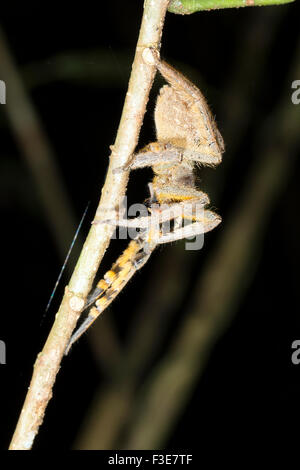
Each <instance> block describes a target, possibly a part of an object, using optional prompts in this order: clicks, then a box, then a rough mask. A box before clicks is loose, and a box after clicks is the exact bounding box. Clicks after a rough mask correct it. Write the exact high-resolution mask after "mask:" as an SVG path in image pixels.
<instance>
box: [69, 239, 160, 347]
mask: <svg viewBox="0 0 300 470" xmlns="http://www.w3.org/2000/svg"><path fill="white" fill-rule="evenodd" d="M154 248H155V245H154V244H153V242H151V243H149V241H148V240H146V239H144V238H142V237H139V238H138V239H136V240H132V241H131V242H130V243H129V246H128V247H127V248H126V250H125V251H124V252H123V254H122V255H121V256H120V257H119V258H118V260H117V261H116V263H114V265H113V266H112V268H111V269H110V271H108V272H107V273H106V274H105V276H104V278H103V279H101V280H100V281H99V282H98V284H97V287H96V289H95V290H94V292H93V293H92V295H91V296H89V298H88V302H87V304H86V307H85V308H87V307H88V306H90V305H91V304H92V303H93V302H95V301H96V302H95V305H96V306H95V307H92V308H91V310H90V311H89V314H88V316H87V318H86V319H85V320H84V322H83V323H82V324H81V325H80V327H79V328H78V329H77V330H76V331H75V333H74V334H73V335H72V337H71V339H70V341H69V344H68V346H67V348H66V351H65V355H67V354H68V352H69V351H70V348H71V346H72V345H73V344H74V343H75V342H76V341H77V340H78V338H79V337H80V336H81V335H82V334H83V333H84V332H85V331H86V330H87V329H88V328H89V327H90V325H91V324H92V323H93V322H94V321H95V320H96V318H97V317H98V316H99V315H100V314H101V313H102V312H103V311H104V310H105V309H106V308H107V307H108V306H109V304H110V303H111V302H112V301H113V300H114V299H115V298H116V297H117V295H118V294H119V292H120V291H121V290H122V289H123V288H124V287H125V285H126V284H127V282H128V281H129V280H130V279H131V277H132V276H133V275H134V273H135V272H136V271H137V270H138V269H141V268H142V266H144V264H145V263H146V262H147V260H148V258H149V257H150V255H151V253H152V251H153V250H154Z"/></svg>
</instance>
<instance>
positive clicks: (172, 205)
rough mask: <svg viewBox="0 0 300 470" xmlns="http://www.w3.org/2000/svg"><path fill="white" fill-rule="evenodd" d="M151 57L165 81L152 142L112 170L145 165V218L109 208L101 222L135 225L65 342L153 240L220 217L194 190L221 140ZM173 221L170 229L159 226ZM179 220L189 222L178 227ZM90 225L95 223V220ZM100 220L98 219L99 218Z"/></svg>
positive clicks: (198, 100) (179, 235)
mask: <svg viewBox="0 0 300 470" xmlns="http://www.w3.org/2000/svg"><path fill="white" fill-rule="evenodd" d="M151 54H152V59H153V61H154V63H155V65H156V67H157V69H158V70H159V71H160V73H161V74H162V76H163V77H164V78H165V79H166V81H167V82H168V85H164V86H163V87H162V88H161V90H160V93H159V96H158V99H157V103H156V108H155V125H156V131H157V141H156V142H153V143H150V144H148V145H147V146H146V147H144V148H143V149H142V150H141V151H140V152H138V153H136V154H134V155H133V156H132V158H131V160H130V161H129V163H128V164H127V165H126V166H125V167H123V168H119V169H117V170H116V171H127V170H133V169H137V168H144V167H148V166H151V167H152V169H153V171H154V175H155V176H154V179H153V181H152V183H151V184H149V188H150V195H151V205H150V208H149V209H148V215H147V216H146V217H138V218H134V219H125V218H123V217H121V218H116V217H115V212H114V214H112V217H111V218H110V219H109V220H106V221H105V223H111V224H113V225H118V226H125V227H136V228H140V229H141V232H140V234H139V235H138V236H137V237H136V238H135V239H134V240H132V241H131V242H130V244H129V246H128V248H127V249H126V250H125V251H124V253H123V254H122V255H121V256H120V257H119V259H118V260H117V261H116V263H115V264H114V265H113V266H112V268H111V270H110V271H108V272H107V273H106V274H105V276H104V278H103V279H101V280H100V282H99V283H98V284H97V287H96V289H95V290H94V292H93V293H92V295H91V296H89V298H88V301H87V304H86V308H87V307H89V306H90V305H91V304H93V303H95V306H94V307H92V308H91V310H90V312H89V314H88V316H87V318H86V319H85V321H84V322H83V323H82V325H81V326H80V327H79V328H78V329H77V331H76V332H75V333H74V335H73V336H72V338H71V340H70V343H69V345H68V347H67V350H66V353H68V351H69V349H70V346H71V345H72V344H73V343H74V342H75V341H76V340H77V339H78V338H79V336H81V334H82V333H83V332H84V331H86V330H87V328H89V326H90V325H91V324H92V323H93V321H94V320H95V319H96V318H97V317H98V316H99V315H100V314H101V313H102V312H103V311H104V310H105V309H106V308H107V306H108V305H109V304H110V303H111V302H112V301H113V300H114V298H115V297H116V296H117V295H118V294H119V292H120V291H121V290H122V289H123V287H124V286H125V285H126V284H127V282H128V281H129V279H130V278H131V277H132V276H133V275H134V273H135V272H136V270H138V269H140V268H141V267H142V266H143V265H144V264H145V263H146V261H147V260H148V258H149V257H150V254H151V253H152V251H153V250H154V248H155V247H156V246H157V245H158V244H162V243H168V242H172V241H175V240H179V239H183V238H187V237H191V236H195V235H198V234H203V233H206V232H208V231H210V230H212V229H213V228H215V227H216V226H217V225H218V224H219V223H220V222H221V218H220V216H218V215H217V214H215V213H214V212H212V211H210V210H207V209H205V207H206V206H207V204H208V203H209V198H208V196H207V195H206V194H205V193H203V192H201V191H199V190H198V189H196V186H195V178H194V172H193V170H194V167H195V165H196V164H203V165H209V166H215V165H218V164H219V163H220V162H221V159H222V153H223V151H224V142H223V139H222V136H221V134H220V132H219V131H218V129H217V127H216V124H215V121H214V119H213V117H212V114H211V112H210V110H209V108H208V106H207V103H206V101H205V99H204V97H203V95H202V93H201V92H200V90H198V88H197V87H196V86H195V85H193V83H191V82H190V81H189V80H188V79H187V78H185V77H184V76H183V75H182V74H181V73H179V72H178V71H177V70H175V69H174V68H173V67H171V65H169V64H167V63H166V62H164V61H161V60H160V59H159V56H158V53H157V51H156V50H151ZM171 220H173V221H174V225H173V227H172V229H171V228H170V227H169V228H168V230H166V229H165V227H164V228H163V224H164V223H165V222H170V221H171ZM185 220H189V221H190V222H191V223H189V224H188V225H185V226H182V223H183V222H184V221H185ZM94 223H98V222H97V220H95V221H94ZM102 223H103V222H102Z"/></svg>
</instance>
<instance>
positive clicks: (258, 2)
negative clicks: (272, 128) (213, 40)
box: [168, 0, 295, 15]
mask: <svg viewBox="0 0 300 470" xmlns="http://www.w3.org/2000/svg"><path fill="white" fill-rule="evenodd" d="M294 1H295V0H171V2H170V5H169V8H168V10H169V11H170V12H172V13H177V14H178V15H190V14H191V13H195V12H196V11H202V10H217V9H220V8H238V7H251V6H253V7H254V6H263V5H264V6H267V5H283V4H284V3H292V2H294Z"/></svg>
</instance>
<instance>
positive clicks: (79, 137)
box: [0, 0, 300, 449]
mask: <svg viewBox="0 0 300 470" xmlns="http://www.w3.org/2000/svg"><path fill="white" fill-rule="evenodd" d="M142 3H143V2H142V1H139V0H132V1H130V2H122V1H117V2H110V4H109V5H105V6H104V5H103V6H102V7H101V11H96V10H93V9H92V8H89V7H88V6H87V5H83V6H82V7H81V9H80V10H79V9H77V10H76V9H70V10H69V11H63V10H62V9H60V10H56V11H54V8H53V9H52V10H51V9H49V10H48V9H47V8H41V7H34V6H33V5H30V2H29V3H28V2H26V8H25V6H24V7H20V8H19V10H15V11H12V10H11V11H9V10H7V9H6V10H5V9H4V12H3V14H2V20H1V25H2V27H3V30H4V31H5V34H6V37H7V40H8V42H9V44H10V48H11V51H12V53H13V55H14V57H15V60H16V63H17V66H18V69H19V71H20V73H21V76H22V77H25V78H24V80H25V83H26V84H27V87H28V89H29V93H30V96H31V98H32V100H33V103H34V105H35V107H36V109H37V111H38V113H39V116H40V119H41V121H42V123H43V126H44V128H45V130H46V133H47V136H48V138H49V140H50V141H51V144H52V146H53V148H54V150H55V155H56V159H57V165H58V167H59V169H60V172H61V175H62V178H63V181H64V185H65V189H66V191H67V193H68V196H69V198H70V200H71V202H72V207H73V210H74V214H75V217H76V221H77V222H79V220H80V217H81V215H82V213H83V211H84V209H85V207H86V204H87V202H88V201H91V206H90V209H89V213H88V216H87V218H86V220H85V223H84V224H83V228H82V232H81V237H82V239H83V238H84V236H85V235H86V234H87V231H88V227H89V223H90V221H91V220H92V217H93V211H94V209H95V207H96V205H97V202H98V198H99V194H100V189H101V187H102V184H103V181H104V178H105V173H106V169H107V164H108V156H109V145H111V144H112V143H113V141H114V138H115V135H116V131H117V127H118V122H119V119H120V114H121V110H122V105H123V99H124V96H125V93H126V86H127V80H128V76H129V71H130V66H131V62H132V59H133V56H134V49H135V44H136V40H137V36H138V30H139V25H140V19H141V15H142ZM297 7H298V5H297V4H291V5H286V6H278V7H267V8H262V7H261V8H247V9H238V10H224V11H214V12H213V11H212V12H203V13H197V14H194V15H191V16H185V17H182V16H177V15H174V14H168V15H167V19H166V23H165V28H164V34H163V40H162V51H161V54H162V56H163V57H164V58H166V59H167V60H168V61H169V62H170V63H172V64H174V65H177V66H178V67H179V68H180V69H181V70H182V71H185V73H186V74H187V75H189V76H190V77H191V78H192V79H193V80H194V82H195V83H197V84H198V85H199V86H201V88H202V90H203V92H204V94H205V95H206V96H207V97H208V101H209V104H210V105H211V107H212V109H213V112H214V114H215V115H216V116H217V121H218V125H219V129H220V131H221V133H222V134H223V137H224V140H225V143H226V153H225V155H224V160H223V163H222V165H220V166H219V167H218V168H217V169H216V170H205V172H204V173H203V175H202V174H200V176H199V177H200V183H199V184H200V186H201V185H202V187H204V188H205V190H207V191H208V193H209V194H210V197H211V200H212V201H213V205H214V207H215V208H216V211H217V212H218V213H220V214H221V215H222V217H223V224H222V225H221V226H220V227H219V228H218V229H216V230H215V231H214V232H212V233H211V234H210V235H209V236H207V238H206V240H207V241H206V243H205V247H204V250H201V252H200V253H198V252H187V254H186V256H187V257H189V263H191V264H192V269H190V270H189V272H188V273H186V272H185V271H184V270H183V272H182V276H183V277H185V276H188V283H189V285H190V288H191V289H192V287H193V276H194V275H195V274H196V273H198V272H199V271H200V270H201V266H202V265H203V264H204V262H205V259H206V257H207V256H209V254H210V252H212V251H213V250H214V247H215V245H216V243H217V242H218V239H219V237H222V230H223V227H226V224H227V223H228V221H230V215H231V210H232V207H233V206H234V204H235V203H236V201H238V199H239V195H240V193H241V191H242V190H243V189H244V186H245V184H246V183H245V182H246V177H247V174H248V172H249V171H250V168H251V164H252V162H253V161H254V159H255V156H256V147H255V136H256V135H257V134H258V133H259V130H260V129H261V128H262V127H263V126H264V124H265V122H266V121H268V119H270V117H271V116H272V113H273V112H274V110H275V108H276V105H277V103H278V102H279V100H280V99H281V98H282V96H284V97H285V99H286V100H287V101H288V100H290V94H291V88H290V87H291V82H290V81H288V80H289V75H288V73H289V71H290V67H291V64H292V60H294V57H295V54H296V47H297V41H299V8H297ZM274 23H276V26H275V27H272V25H273V24H274ZM265 43H267V44H268V46H266V52H265V54H264V57H263V63H262V64H261V63H257V62H256V60H255V56H256V52H255V51H258V52H259V50H260V48H261V47H264V44H265ZM246 44H247V47H246V46H245V45H246ZM91 52H92V53H94V56H93V58H92V59H91V58H90V56H89V55H88V54H90V53H91ZM74 53H80V54H81V56H82V57H83V64H84V69H85V70H86V72H85V73H84V74H83V76H82V77H79V78H78V77H76V73H74V78H68V77H67V78H64V77H58V78H54V79H52V80H51V79H49V80H48V81H47V80H44V81H43V79H42V78H41V76H40V75H41V71H42V70H43V71H44V75H45V76H47V74H48V73H49V75H51V71H52V67H53V64H54V63H55V60H54V58H55V57H56V56H57V55H59V54H65V55H72V54H74ZM105 54H106V55H108V63H109V65H108V67H110V68H109V71H110V72H109V73H108V75H107V77H105V76H102V75H101V73H100V74H99V77H98V76H97V73H95V75H94V71H95V68H96V69H97V66H98V65H99V64H101V65H103V64H105ZM244 54H249V62H247V60H245V56H244ZM85 57H87V58H86V59H85ZM120 57H123V58H124V60H123V61H121V60H120ZM34 64H35V65H36V64H43V65H40V68H39V69H34V68H31V70H33V71H32V72H31V79H32V80H33V82H35V85H32V86H30V79H29V78H28V77H29V75H30V71H29V72H28V70H30V66H32V65H34ZM45 64H46V65H45ZM112 64H113V65H112ZM245 66H247V67H249V70H253V69H255V67H260V72H259V74H258V75H257V77H258V78H257V79H256V80H255V81H251V80H250V81H249V83H247V93H246V99H245V103H244V105H245V110H244V113H245V115H246V116H247V126H246V128H245V129H244V135H243V138H242V139H241V140H239V144H238V148H237V149H235V150H234V152H231V148H232V140H234V138H235V132H234V129H233V130H232V129H231V128H230V116H231V103H230V102H225V100H224V94H225V90H228V89H230V87H231V86H232V88H231V93H232V96H233V97H234V96H235V87H237V88H238V87H239V86H241V83H240V82H239V79H236V77H238V76H239V73H240V74H241V77H243V80H247V73H243V70H240V68H239V67H245ZM47 67H48V68H47ZM104 69H105V67H104ZM37 70H39V71H37ZM26 71H27V72H26ZM26 73H27V75H26ZM110 74H111V75H110ZM250 75H251V74H250ZM26 77H27V79H26ZM95 77H96V78H95ZM292 78H293V79H294V80H296V79H300V77H292ZM0 79H1V70H0ZM234 79H235V80H236V81H234ZM26 80H27V82H26ZM159 83H161V80H160V79H159V80H157V81H156V85H155V87H154V89H153V91H152V94H151V98H150V102H149V105H148V112H147V115H146V118H145V123H144V127H143V130H142V133H141V137H140V143H139V146H142V145H144V144H146V143H147V142H149V141H150V140H151V139H152V140H153V139H154V124H153V119H152V116H153V102H154V98H155V93H156V92H157V86H158V84H159ZM233 85H234V87H233ZM7 86H9V84H8V85H7ZM237 91H238V90H237ZM227 96H228V93H227ZM253 103H255V105H254V106H253ZM0 113H1V115H0V118H1V121H0V135H1V137H0V142H1V150H0V153H1V167H0V168H1V169H0V179H1V189H0V191H1V194H0V206H1V220H2V224H1V227H2V243H1V246H2V250H1V258H2V263H1V265H2V276H3V279H2V295H1V322H0V339H2V340H3V341H5V343H6V346H7V364H6V365H1V366H0V381H1V382H0V383H1V395H0V414H1V426H0V445H1V448H2V449H6V448H7V446H8V443H9V440H10V438H11V435H12V433H13V430H14V427H15V425H16V422H17V417H18V414H19V412H20V409H21V406H22V403H23V400H24V397H25V393H26V390H27V387H28V385H29V380H30V377H31V372H32V365H33V363H34V360H35V357H36V355H37V353H38V352H39V351H40V350H41V348H42V345H43V343H44V341H45V339H46V337H47V334H48V332H49V329H50V327H51V324H52V322H53V318H54V315H55V312H56V310H55V309H56V307H57V306H58V305H59V299H60V296H61V294H62V290H63V286H61V287H60V288H59V289H58V294H57V297H56V298H55V300H54V302H53V304H52V306H51V308H50V310H49V312H48V313H47V315H44V309H45V306H46V304H47V302H48V298H49V295H50V293H51V289H52V287H53V285H54V283H55V279H56V277H57V274H58V272H59V269H60V266H61V263H62V259H61V257H60V255H59V253H58V250H57V246H56V243H55V240H54V238H53V237H52V236H51V234H50V233H49V229H48V225H47V221H46V219H45V214H44V211H43V207H42V206H41V204H40V199H39V194H38V192H37V190H36V186H35V184H34V181H33V179H32V175H31V173H30V170H29V168H28V167H27V165H26V163H25V160H24V159H23V158H22V152H21V150H20V148H19V147H18V146H17V144H16V142H15V138H14V135H13V132H12V131H11V129H10V126H9V123H8V121H7V117H6V115H5V109H4V106H2V105H1V107H0ZM249 113H250V114H249ZM228 129H230V132H229V131H228V132H227V133H226V130H228ZM237 132H238V131H237ZM229 134H230V139H232V140H229V141H228V137H229ZM298 155H299V147H298ZM289 157H290V156H289V155H286V158H289ZM298 174H299V162H297V163H296V164H294V166H293V171H292V172H291V174H290V175H289V177H288V181H287V183H285V184H284V185H283V187H282V190H281V193H280V197H279V198H278V200H277V201H276V204H275V205H273V207H272V210H271V214H270V217H269V219H268V221H267V224H266V229H265V230H263V231H262V233H261V245H260V246H259V247H258V248H257V250H256V252H255V259H254V260H253V262H254V263H253V264H254V268H253V269H254V272H253V275H251V279H250V280H249V285H248V287H247V289H246V292H245V294H243V296H242V299H240V300H239V302H238V305H237V308H236V314H235V315H234V318H233V321H232V322H231V323H230V324H229V325H228V327H227V328H225V330H224V331H223V332H222V334H221V336H220V338H219V340H218V342H217V344H216V345H215V347H214V349H213V351H212V353H211V355H210V356H209V360H208V363H207V366H206V368H205V370H204V372H203V373H202V375H201V377H200V378H199V381H198V383H197V386H196V387H195V389H194V390H193V392H192V395H191V397H190V399H189V400H188V403H187V405H186V406H185V407H184V409H183V411H182V414H181V416H180V417H179V419H178V420H177V421H176V423H174V426H173V427H172V431H171V432H170V435H169V437H168V439H167V440H166V442H164V443H163V444H162V446H163V447H166V448H173V449H176V448H177V449H179V448H181V449H182V448H188V449H197V448H199V447H201V446H206V445H207V444H209V443H216V444H218V443H219V442H223V441H224V440H226V441H227V440H229V441H230V442H232V443H234V442H236V440H237V439H239V440H240V439H242V440H245V441H248V440H249V439H250V441H252V440H254V441H257V440H261V441H262V442H263V441H264V440H265V439H266V438H267V437H269V436H270V435H273V434H274V433H275V435H279V436H284V435H285V436H286V435H289V433H292V432H293V429H294V427H296V425H297V421H298V420H299V418H300V415H299V394H300V379H299V374H300V365H299V366H298V367H297V366H295V365H293V364H292V362H291V353H292V350H291V344H292V342H293V341H294V340H295V339H299V338H300V323H299V307H298V297H299V296H298V292H299V285H298V279H299V273H298V271H299V261H300V260H299V249H298V240H299V216H298V214H299V210H298V196H299V192H298V185H299V183H298ZM204 175H205V176H204ZM149 177H151V172H150V171H148V170H145V171H143V172H140V173H132V175H131V181H130V184H129V200H130V201H132V202H136V201H139V202H141V201H143V199H144V198H145V196H146V194H147V191H146V189H147V188H146V185H147V182H148V180H149ZM57 210H58V211H59V207H58V208H57ZM70 241H71V240H69V239H68V240H66V252H67V249H68V244H69V243H70ZM123 247H124V245H123V244H122V243H121V242H117V241H114V242H113V243H112V246H111V249H110V250H108V253H107V255H106V256H105V260H104V265H103V270H104V269H105V268H108V267H109V266H110V264H111V262H113V261H114V259H115V258H116V257H117V256H118V254H119V253H120V251H121V250H122V249H123ZM79 249H80V246H78V245H77V246H76V249H75V252H74V255H73V256H72V259H71V261H70V268H69V269H70V270H71V269H72V266H73V265H74V262H75V259H76V253H77V254H78V252H79ZM166 250H174V246H173V245H172V246H166V247H164V248H162V249H160V250H158V251H157V252H156V253H155V254H154V255H153V259H151V260H150V261H149V263H148V265H147V266H146V267H145V268H144V269H143V272H142V273H141V274H139V275H138V276H137V278H136V280H135V281H133V282H132V283H131V284H130V285H129V286H128V288H127V289H126V291H125V292H124V293H123V294H122V298H121V299H118V300H117V301H116V303H115V307H114V308H113V313H112V315H113V318H114V322H115V324H116V329H117V332H118V337H119V340H120V342H121V344H122V343H124V342H125V341H126V334H127V325H128V323H129V322H130V321H132V319H133V318H132V305H133V306H134V307H135V306H136V305H138V303H139V302H141V300H142V296H141V292H142V289H143V286H144V284H147V282H151V273H152V270H153V269H154V267H155V266H156V267H157V266H159V258H160V256H161V255H162V253H164V252H165V251H166ZM173 256H176V251H174V255H173ZM192 256H193V259H192V260H191V257H192ZM171 259H172V255H170V260H171ZM183 268H184V265H183ZM170 269H172V265H171V264H170ZM67 277H68V276H67V275H66V276H65V278H64V283H66V282H67ZM161 289H162V290H163V283H162V284H161ZM153 295H157V296H159V295H160V292H154V293H153ZM188 301H189V291H188V290H187V292H186V296H185V299H184V302H186V303H188ZM177 308H178V312H176V313H175V315H174V318H175V321H174V323H173V324H172V326H170V328H169V332H168V334H167V337H166V339H165V340H164V343H163V344H162V345H161V346H160V348H159V349H158V351H157V354H156V355H155V357H154V358H153V361H152V363H151V364H149V366H148V369H147V371H146V372H145V374H147V373H148V372H149V370H151V368H152V367H154V366H155V364H156V362H157V361H159V359H160V358H161V357H163V355H164V352H165V351H166V350H167V348H168V341H169V339H170V338H172V337H173V335H175V334H176V327H177V326H178V324H179V321H180V319H181V316H182V314H183V311H184V304H183V305H178V306H177ZM133 309H134V308H133ZM107 315H109V313H107ZM88 339H89V335H86V336H85V337H84V338H83V339H81V341H80V342H79V343H78V344H77V345H76V346H75V347H74V349H73V351H72V354H71V355H70V356H69V357H68V358H67V359H65V360H64V361H63V364H62V368H61V371H60V373H59V376H58V378H57V382H56V385H55V389H54V398H53V399H52V400H51V402H50V404H49V406H48V409H47V413H46V417H45V421H44V424H43V426H42V428H41V431H40V434H39V436H38V437H37V439H36V443H35V448H36V449H51V448H52V449H53V448H54V449H57V448H59V449H70V448H72V446H73V444H74V440H75V438H76V436H77V433H78V430H79V429H80V425H81V423H82V420H83V419H84V416H85V413H86V411H87V408H88V406H89V404H90V402H91V399H92V397H93V395H94V393H95V390H96V388H97V387H98V386H99V385H100V386H101V384H105V383H106V380H107V379H106V373H105V367H104V366H103V364H102V367H99V361H97V359H96V357H95V352H94V351H93V350H92V349H91V346H90V344H89V341H88Z"/></svg>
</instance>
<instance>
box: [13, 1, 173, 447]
mask: <svg viewBox="0 0 300 470" xmlns="http://www.w3.org/2000/svg"><path fill="white" fill-rule="evenodd" d="M168 3H169V0H156V1H155V2H154V1H153V0H145V5H144V13H143V19H142V24H141V29H140V34H139V39H138V43H137V47H136V54H135V58H134V62H133V66H132V72H131V77H130V81H129V86H128V91H127V94H126V99H125V103H124V108H123V112H122V117H121V121H120V125H119V129H118V134H117V137H116V141H115V144H114V146H113V147H112V153H111V156H110V163H109V168H108V172H107V177H106V181H105V184H104V187H103V189H102V195H101V200H100V203H99V206H98V209H97V217H98V219H99V217H101V216H103V214H105V211H106V210H107V209H108V210H111V209H114V208H115V207H116V205H118V204H119V203H120V202H121V200H122V198H123V196H124V193H125V190H126V186H127V181H128V173H125V172H124V173H118V174H113V170H114V169H115V168H117V167H119V166H122V165H124V164H125V163H126V162H127V161H128V159H129V157H130V155H131V154H132V153H133V151H134V149H135V147H136V145H137V142H138V137H139V132H140V128H141V125H142V121H143V117H144V113H145V110H146V104H147V101H148V95H149V91H150V88H151V85H152V82H153V79H154V75H155V67H154V66H153V65H150V64H148V63H145V62H144V61H143V52H145V49H146V48H148V47H156V48H159V45H160V39H161V34H162V29H163V24H164V18H165V14H166V10H167V6H168ZM112 233H113V227H112V226H110V225H104V224H96V225H93V226H92V227H91V230H90V232H89V234H88V237H87V240H86V242H85V244H84V246H83V249H82V252H81V255H80V258H79V260H78V263H77V265H76V268H75V270H74V273H73V275H72V278H71V280H70V283H69V286H68V287H66V291H65V295H64V298H63V300H62V303H61V306H60V308H59V311H58V313H57V315H56V319H55V322H54V325H53V327H52V329H51V332H50V334H49V336H48V339H47V341H46V343H45V346H44V348H43V350H42V352H41V353H40V354H39V355H38V357H37V360H36V362H35V365H34V372H33V376H32V379H31V383H30V387H29V390H28V393H27V396H26V399H25V403H24V406H23V409H22V411H21V414H20V418H19V421H18V424H17V427H16V430H15V433H14V436H13V438H12V442H11V444H10V449H12V450H28V449H31V447H32V444H33V441H34V438H35V436H36V435H37V433H38V429H39V426H40V425H41V423H42V421H43V417H44V413H45V409H46V407H47V404H48V402H49V400H50V398H51V396H52V388H53V385H54V382H55V378H56V375H57V372H58V370H59V368H60V363H61V360H62V357H63V354H64V351H65V348H66V346H67V344H68V341H69V338H70V336H71V334H72V331H73V330H74V328H75V325H76V322H77V320H78V318H79V315H80V311H81V310H82V308H83V305H84V302H85V298H86V296H87V294H88V292H89V290H90V288H91V286H92V282H93V279H94V276H95V274H96V272H97V270H98V267H99V264H100V261H101V259H102V257H103V255H104V253H105V251H106V249H107V246H108V244H109V241H110V238H111V236H112Z"/></svg>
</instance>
